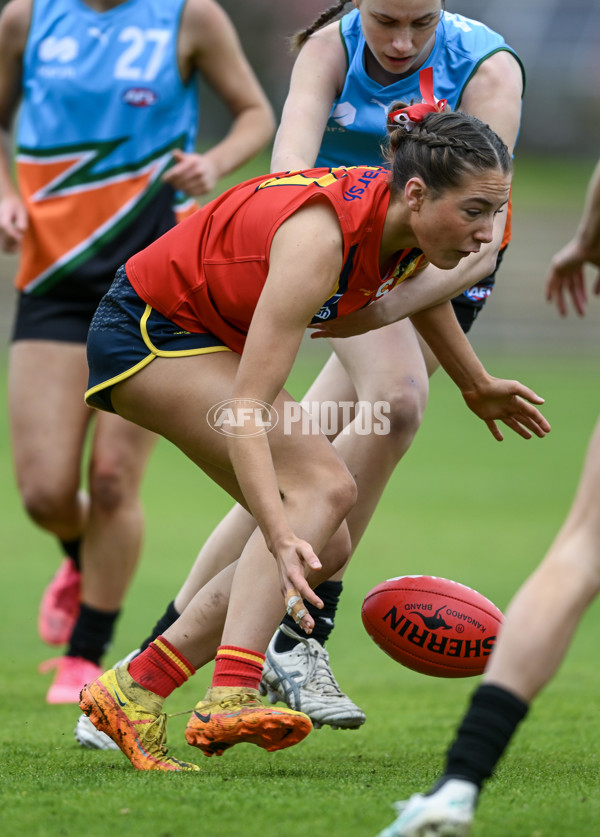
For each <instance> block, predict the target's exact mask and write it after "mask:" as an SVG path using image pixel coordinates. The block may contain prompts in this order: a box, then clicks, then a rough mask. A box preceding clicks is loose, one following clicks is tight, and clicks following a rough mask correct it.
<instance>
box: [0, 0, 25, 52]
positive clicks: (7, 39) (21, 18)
mask: <svg viewBox="0 0 600 837" xmlns="http://www.w3.org/2000/svg"><path fill="white" fill-rule="evenodd" d="M32 10H33V0H9V2H8V3H7V4H6V6H5V7H4V9H2V10H1V12H0V39H1V41H2V44H5V45H6V46H7V47H10V51H11V52H12V53H13V54H16V53H17V52H22V51H23V50H24V49H25V44H26V43H27V36H28V34H29V28H30V26H31V16H32Z"/></svg>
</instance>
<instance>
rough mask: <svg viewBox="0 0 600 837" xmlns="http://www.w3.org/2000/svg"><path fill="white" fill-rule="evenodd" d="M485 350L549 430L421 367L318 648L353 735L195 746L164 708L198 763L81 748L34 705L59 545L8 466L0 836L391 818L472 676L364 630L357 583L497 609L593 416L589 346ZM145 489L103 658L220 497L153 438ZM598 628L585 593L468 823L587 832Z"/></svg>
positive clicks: (162, 835) (134, 630)
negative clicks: (436, 593) (515, 424)
mask: <svg viewBox="0 0 600 837" xmlns="http://www.w3.org/2000/svg"><path fill="white" fill-rule="evenodd" d="M323 351H324V350H323V347H320V350H319V351H317V350H315V349H314V347H312V346H311V347H307V348H306V350H305V351H304V352H303V359H302V362H301V363H299V365H298V367H297V369H296V370H295V372H294V377H293V379H292V382H291V389H292V391H293V392H294V393H295V394H296V395H300V394H301V393H302V391H303V389H304V388H305V386H306V384H307V382H308V381H309V380H310V378H311V376H312V375H313V374H314V372H315V371H316V369H317V368H318V366H319V363H320V361H321V360H322V358H323ZM487 365H488V368H489V369H490V371H491V372H493V373H494V374H498V375H506V376H511V377H518V378H519V379H520V380H523V381H524V382H525V383H527V384H529V385H531V386H532V387H533V388H535V389H536V390H537V391H539V392H540V393H541V394H542V395H544V396H545V397H546V399H547V406H546V413H547V415H548V417H549V419H550V420H551V422H552V423H553V424H554V429H553V432H552V433H551V434H550V436H549V437H548V438H546V439H544V440H538V439H533V440H531V441H529V442H525V441H523V440H520V439H518V438H516V437H515V438H509V437H507V438H506V440H505V441H504V442H503V443H501V444H499V443H497V442H495V441H494V440H493V439H492V437H491V436H490V435H489V434H488V431H487V430H486V428H485V427H484V425H483V424H482V423H481V422H479V420H478V419H476V418H475V417H474V416H472V415H471V414H470V413H469V412H468V411H467V410H466V408H465V407H464V406H463V405H462V402H461V399H460V396H459V394H458V393H457V391H456V390H455V388H454V387H453V385H452V384H451V383H450V382H449V381H448V380H447V379H446V378H445V376H444V375H443V374H441V373H438V374H437V375H436V377H435V378H434V380H433V384H432V394H431V401H430V403H431V407H430V409H429V410H428V412H427V415H426V418H425V422H424V425H423V427H422V429H421V431H420V432H419V435H418V437H417V440H416V441H415V444H414V446H413V448H412V449H411V450H410V452H409V453H408V454H407V456H406V458H405V460H404V462H403V463H402V465H401V466H400V467H399V468H398V469H397V471H396V473H395V474H394V477H393V479H392V481H391V483H390V485H389V487H388V490H387V491H386V494H385V496H384V498H383V500H382V502H381V504H380V506H379V508H378V510H377V513H376V516H375V519H374V521H373V524H372V526H371V528H370V529H369V531H368V533H367V535H366V536H365V538H364V540H363V542H362V544H361V546H360V548H359V552H358V554H357V556H356V558H355V560H354V562H353V564H352V566H351V568H350V570H349V572H348V574H347V576H346V582H345V593H344V597H343V600H342V602H343V603H342V606H341V609H340V613H339V619H338V624H337V628H336V631H335V632H334V634H333V636H332V638H331V640H330V643H329V650H330V653H331V656H332V660H333V665H334V670H335V672H336V674H337V676H338V679H339V680H340V683H341V685H342V687H343V688H344V689H345V690H346V691H347V692H348V693H349V694H350V695H351V696H352V697H353V698H354V699H355V700H356V701H357V702H358V703H359V704H360V705H361V706H362V707H363V708H364V709H365V711H366V713H367V718H368V720H367V723H366V725H365V726H364V727H363V728H362V729H361V730H359V731H355V732H341V731H336V732H334V731H332V730H329V729H322V730H318V731H314V732H313V733H312V734H311V735H310V736H309V737H308V738H307V739H306V740H305V741H304V742H302V743H301V744H300V745H298V746H297V747H294V748H291V749H290V750H287V751H282V752H280V753H275V754H267V753H265V752H263V751H261V750H259V749H258V748H256V747H252V746H248V747H245V746H244V747H242V746H240V747H237V748H235V749H234V750H232V751H231V752H229V753H227V754H226V755H224V756H223V757H222V758H212V759H211V760H210V761H208V760H207V759H206V758H205V757H204V756H202V754H201V753H200V752H198V753H197V754H196V752H195V751H194V750H191V749H190V748H189V747H187V745H186V744H185V742H184V739H183V730H184V726H185V723H186V715H185V714H183V715H181V716H178V717H174V718H172V719H171V720H170V721H169V740H170V746H171V751H172V752H173V753H174V754H175V755H177V756H179V757H181V758H184V759H188V760H190V759H191V760H194V759H195V760H196V761H197V763H199V764H200V765H201V767H202V768H203V772H202V774H200V775H198V774H196V775H185V774H176V775H166V774H159V773H156V774H154V773H138V772H136V771H134V770H133V769H132V768H131V767H130V765H129V763H128V762H127V761H126V760H125V758H124V757H123V756H121V754H119V753H113V752H110V753H100V752H90V751H84V750H81V749H80V748H79V746H78V745H77V744H76V742H75V740H74V738H73V735H72V729H73V726H74V723H75V721H76V718H77V715H78V711H77V709H76V708H75V707H68V706H67V707H63V706H54V707H50V706H47V705H46V704H45V702H44V695H45V692H46V689H47V687H48V683H49V679H48V678H46V677H43V676H41V675H39V674H37V672H36V666H37V664H38V663H39V661H40V660H42V659H44V658H45V657H46V656H50V655H51V654H50V653H49V649H47V648H46V647H45V646H44V645H43V644H42V643H41V641H40V640H39V639H38V637H37V633H36V625H35V622H36V619H35V616H36V610H37V604H38V601H39V598H40V595H41V592H42V590H43V588H44V586H45V584H46V582H47V581H48V579H49V577H50V576H51V574H52V572H53V571H54V569H55V567H56V565H57V560H58V558H59V555H58V552H57V550H56V547H55V546H54V544H53V543H52V540H51V539H50V538H48V537H47V536H45V535H44V534H42V533H41V532H39V531H37V530H36V529H35V528H34V527H33V526H32V525H31V524H29V523H28V522H27V521H26V519H25V517H24V514H23V512H22V511H21V510H20V507H19V502H18V498H17V494H16V491H15V489H14V486H13V482H12V480H11V479H10V478H6V479H4V480H2V481H1V483H0V499H1V503H2V509H3V524H4V525H3V530H4V537H3V546H4V554H5V560H4V564H3V624H4V632H3V634H2V656H1V658H0V659H1V660H2V663H1V666H2V724H1V727H0V740H1V742H2V756H3V757H2V760H1V762H0V830H1V833H3V834H6V835H26V834H27V835H32V836H33V835H35V836H36V837H37V836H38V835H39V837H42V835H48V837H59V835H69V837H70V835H75V834H85V835H87V837H95V835H106V834H118V835H121V834H123V835H124V834H127V835H138V834H140V835H141V834H144V835H151V837H177V835H197V834H202V835H204V836H205V837H271V835H272V837H276V836H277V837H279V835H280V834H282V833H284V834H286V835H287V837H304V835H305V834H307V833H313V834H317V835H333V837H338V836H339V837H342V835H343V837H355V835H356V837H358V835H361V837H364V836H365V835H367V836H368V835H375V834H376V833H377V832H378V830H379V829H380V828H381V827H383V826H384V825H386V824H387V823H388V822H389V821H391V819H392V818H393V812H392V810H391V807H390V804H391V802H392V801H393V800H394V799H399V798H405V797H406V796H407V795H409V794H410V793H412V792H415V791H417V790H423V789H424V788H426V787H427V786H428V784H429V783H430V782H431V781H432V780H433V778H434V777H435V776H436V774H437V772H438V770H439V769H440V766H441V764H442V760H443V754H444V750H445V748H446V746H447V744H448V742H449V740H450V738H451V735H452V733H453V730H454V728H455V725H456V723H457V722H458V720H459V718H460V715H461V713H462V711H463V709H464V707H465V705H466V701H467V700H468V696H469V694H470V693H471V691H472V689H473V688H474V686H475V684H476V682H477V680H476V679H464V680H443V679H437V678H428V677H425V676H423V675H419V674H416V673H414V672H411V671H408V670H406V669H403V668H402V667H401V666H399V665H398V664H396V663H394V662H393V661H392V660H391V659H389V658H387V657H386V656H385V655H384V654H383V652H381V651H380V650H379V649H378V648H377V647H376V646H375V645H373V643H372V642H371V640H370V639H369V637H368V636H367V635H366V633H365V632H364V630H363V628H362V624H361V621H360V604H361V601H362V598H363V596H364V595H365V594H366V593H367V592H368V590H369V589H371V587H373V586H374V585H375V584H377V583H378V582H379V581H381V580H382V579H384V578H387V577H389V576H392V575H398V574H402V573H421V572H423V573H428V574H435V575H445V576H447V577H450V578H454V579H456V580H458V581H462V582H463V583H466V584H469V585H471V586H473V587H475V588H476V589H479V590H480V591H481V592H482V593H484V594H485V595H487V596H488V597H489V598H491V599H492V600H493V601H494V602H495V603H496V604H497V605H498V606H499V607H501V608H504V607H505V606H506V604H507V602H508V600H509V598H510V596H511V594H512V593H513V591H514V590H515V589H516V588H517V586H518V585H519V584H520V582H521V581H522V580H523V579H524V578H525V576H526V575H527V574H528V573H529V571H530V570H531V569H532V568H533V566H534V565H535V564H536V563H537V561H538V560H539V559H540V558H541V556H542V555H543V553H544V550H545V549H546V548H547V546H548V545H549V543H550V541H551V539H552V537H553V535H554V534H555V532H556V530H557V528H558V526H559V525H560V522H561V521H562V519H563V517H564V514H565V513H566V509H567V506H568V503H569V502H570V499H571V496H572V492H573V490H574V487H575V485H576V481H577V477H578V474H579V469H580V465H581V461H582V458H583V455H584V451H585V447H586V444H587V439H588V438H589V435H590V432H591V429H592V426H593V423H594V421H595V416H596V414H597V412H598V395H597V391H594V389H595V388H592V387H590V381H591V380H594V377H595V379H596V380H597V371H598V370H597V363H596V362H595V361H591V360H589V359H587V360H586V359H574V358H569V359H568V360H561V361H556V360H546V361H542V360H539V361H536V360H529V361H523V360H520V359H518V358H514V357H513V358H510V357H506V358H498V357H494V358H493V359H492V358H490V359H489V360H488V364H487ZM1 371H2V377H4V371H5V370H4V367H2V370H1ZM3 389H4V387H3ZM586 393H589V396H588V397H585V394H586ZM4 414H5V411H3V412H2V421H4ZM7 440H8V433H7V429H6V427H5V426H1V427H0V445H1V447H0V460H1V461H2V463H3V472H4V473H5V474H7V475H8V474H9V473H10V468H9V461H10V460H9V445H8V441H7ZM144 503H145V508H146V512H147V518H148V523H147V536H146V543H145V548H144V555H143V559H142V562H141V564H140V567H139V570H138V573H137V576H136V578H135V581H134V583H133V585H132V588H131V590H130V592H129V594H128V597H127V601H126V605H125V608H124V613H123V616H122V618H121V620H120V622H119V625H118V631H117V636H116V641H115V645H114V647H113V649H111V651H110V652H109V654H108V655H107V658H106V659H107V662H110V661H112V660H114V659H116V658H118V657H119V656H122V655H123V654H124V653H126V652H127V651H129V650H130V649H131V648H132V647H133V646H134V645H135V644H136V643H137V642H139V641H140V640H141V639H142V638H143V637H144V636H145V635H146V633H147V631H148V630H149V628H151V626H152V624H153V623H154V621H155V618H156V617H157V616H158V615H159V614H160V613H162V610H163V608H164V606H165V605H166V603H167V602H168V601H169V599H170V598H171V597H172V595H173V594H174V593H175V592H176V589H177V587H178V585H179V583H180V581H181V580H182V579H183V577H184V574H185V572H186V570H187V568H188V566H189V564H190V563H191V561H192V560H193V557H194V556H195V552H196V550H197V548H198V547H199V545H200V544H201V542H202V540H203V538H204V537H205V536H206V535H207V534H208V533H209V532H210V530H211V528H212V526H213V525H214V524H215V523H216V522H217V521H218V520H219V519H220V517H221V515H222V514H223V513H224V511H226V510H227V509H228V508H229V505H230V504H229V500H228V498H227V497H226V496H225V495H224V494H223V493H222V492H220V491H219V490H218V489H216V488H214V487H213V486H212V484H210V483H209V481H208V480H207V479H206V478H205V477H203V476H202V475H201V474H198V473H197V472H196V469H195V468H194V467H193V466H192V465H191V464H190V463H188V462H187V461H186V460H185V458H184V457H183V456H182V454H180V453H179V452H178V451H176V450H175V449H174V448H172V447H170V446H169V445H168V444H167V443H166V442H164V443H163V442H161V443H159V445H158V447H157V449H156V451H155V453H154V455H153V457H152V460H151V464H150V468H149V471H148V474H147V477H146V480H145V485H144ZM599 628H600V611H599V609H598V606H597V605H595V606H592V608H591V609H590V611H589V612H588V614H586V617H585V619H584V622H583V624H582V626H581V629H580V631H579V633H578V635H577V638H576V641H575V643H574V645H573V647H572V648H571V651H570V654H569V656H568V659H567V661H566V663H565V665H564V666H563V668H562V669H561V671H560V673H559V675H558V676H557V678H556V679H555V680H554V681H553V682H552V684H551V685H550V686H549V688H548V689H547V690H546V691H545V693H544V694H543V695H542V696H541V697H540V699H539V700H538V701H537V702H536V704H535V705H534V707H533V710H532V712H531V715H530V718H529V719H528V721H527V722H526V723H525V724H524V725H523V727H522V729H521V731H520V733H519V735H518V736H517V738H516V739H515V741H514V745H513V746H512V747H511V750H510V753H509V755H508V757H507V758H506V759H505V760H504V761H503V762H502V764H501V766H500V768H499V771H498V774H497V776H496V778H495V780H494V781H493V782H490V783H489V785H488V788H487V789H486V792H485V794H484V795H483V797H482V800H481V804H480V808H479V812H478V818H477V822H476V825H475V827H474V829H473V835H474V837H483V835H486V837H500V835H502V837H507V835H510V837H558V835H565V834H567V835H579V834H598V833H600V830H599V828H598V825H597V824H598V822H600V800H599V796H598V791H597V788H598V778H599V769H598V732H597V723H596V715H595V708H594V707H595V706H596V705H597V700H598V698H597V695H598V692H599V690H600V674H599V673H598V670H597V668H596V665H595V662H594V660H595V654H596V637H597V635H598V629H599ZM209 677H210V671H209V670H205V671H201V672H199V673H198V675H197V676H196V677H195V678H193V679H192V681H190V682H189V683H187V684H186V685H185V686H184V687H183V688H182V689H180V690H178V692H176V693H175V694H174V695H173V696H172V697H171V698H170V699H169V701H168V704H167V709H168V711H169V712H183V713H186V711H187V710H189V709H191V708H192V706H193V705H194V703H195V701H196V700H197V699H198V697H199V696H200V695H201V694H202V693H203V691H204V689H205V687H206V685H207V683H208V680H209Z"/></svg>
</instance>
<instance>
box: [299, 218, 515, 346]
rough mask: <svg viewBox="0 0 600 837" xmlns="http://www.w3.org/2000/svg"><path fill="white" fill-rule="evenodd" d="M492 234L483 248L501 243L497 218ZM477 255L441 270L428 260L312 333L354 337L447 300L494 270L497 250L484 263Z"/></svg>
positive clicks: (314, 334)
mask: <svg viewBox="0 0 600 837" xmlns="http://www.w3.org/2000/svg"><path fill="white" fill-rule="evenodd" d="M501 211H503V210H501ZM493 235H494V238H493V240H492V242H491V244H484V245H482V248H481V249H482V250H483V248H484V247H488V248H490V247H493V245H494V244H496V245H497V247H499V246H500V242H501V240H502V235H503V227H502V226H499V225H498V224H496V223H495V222H494V232H493ZM478 256H479V253H472V254H471V255H470V256H466V257H465V258H464V259H461V261H460V262H459V264H458V265H457V266H456V267H454V268H452V269H450V270H441V269H440V268H437V267H434V266H433V265H430V264H428V265H427V266H426V267H424V268H423V269H422V270H421V271H419V272H417V273H414V274H413V275H412V276H411V277H409V278H408V279H405V280H404V281H403V282H400V283H399V284H398V285H396V287H395V288H393V289H392V290H391V291H389V293H387V294H385V295H384V296H382V297H380V298H379V299H377V300H375V301H374V302H372V303H371V304H370V305H367V306H366V307H365V308H362V309H361V310H360V311H355V312H354V313H352V314H347V315H346V316H344V317H338V318H336V319H335V320H327V321H326V322H323V323H318V324H316V325H314V326H310V328H311V329H312V334H311V337H313V338H319V337H352V336H354V335H356V334H364V333H365V332H367V331H372V330H373V329H375V328H381V327H382V326H386V325H390V323H395V322H397V321H398V320H403V319H405V318H406V317H410V316H412V315H413V314H416V313H418V312H419V311H423V310H425V309H426V308H431V307H432V306H433V305H439V304H440V303H442V302H446V301H447V300H449V299H452V298H453V297H455V296H457V294H460V293H462V292H463V291H464V290H466V289H467V288H470V287H471V285H474V284H475V283H476V282H478V281H479V280H480V279H481V278H482V269H483V270H486V269H487V273H485V274H483V275H484V276H489V274H490V273H491V272H492V271H493V270H494V266H495V263H496V255H495V254H494V255H492V256H490V263H489V265H486V263H484V264H483V266H482V262H481V261H479V260H478V259H477V257H478Z"/></svg>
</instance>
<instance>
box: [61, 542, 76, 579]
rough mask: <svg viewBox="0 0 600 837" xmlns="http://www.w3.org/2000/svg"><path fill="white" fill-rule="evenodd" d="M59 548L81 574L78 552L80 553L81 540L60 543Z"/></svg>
mask: <svg viewBox="0 0 600 837" xmlns="http://www.w3.org/2000/svg"><path fill="white" fill-rule="evenodd" d="M59 543H60V548H61V551H62V553H63V554H64V555H66V556H67V558H70V559H71V561H72V562H73V563H74V564H75V566H76V567H77V569H78V570H79V571H80V572H81V560H80V551H81V538H75V540H73V541H60V540H59Z"/></svg>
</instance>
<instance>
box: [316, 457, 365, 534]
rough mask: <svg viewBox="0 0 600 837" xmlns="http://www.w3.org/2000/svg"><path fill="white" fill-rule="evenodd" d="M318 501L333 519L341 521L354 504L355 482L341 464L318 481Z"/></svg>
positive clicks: (355, 495) (356, 492) (355, 497)
mask: <svg viewBox="0 0 600 837" xmlns="http://www.w3.org/2000/svg"><path fill="white" fill-rule="evenodd" d="M319 487H320V492H319V493H320V500H319V502H321V503H323V504H324V506H325V507H326V508H327V509H328V510H329V513H330V514H331V516H332V517H333V518H334V519H339V520H340V521H341V520H343V519H344V518H345V517H346V515H347V514H348V513H349V512H350V511H351V509H352V507H353V506H354V504H355V503H356V499H357V496H358V491H357V488H356V482H355V481H354V478H353V476H352V474H351V473H350V471H349V470H348V469H347V468H346V466H345V465H344V463H343V462H341V461H340V462H339V463H338V464H337V466H336V467H335V468H334V469H333V472H332V470H331V469H330V470H329V471H328V473H327V475H325V476H322V477H321V479H320V480H319Z"/></svg>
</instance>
